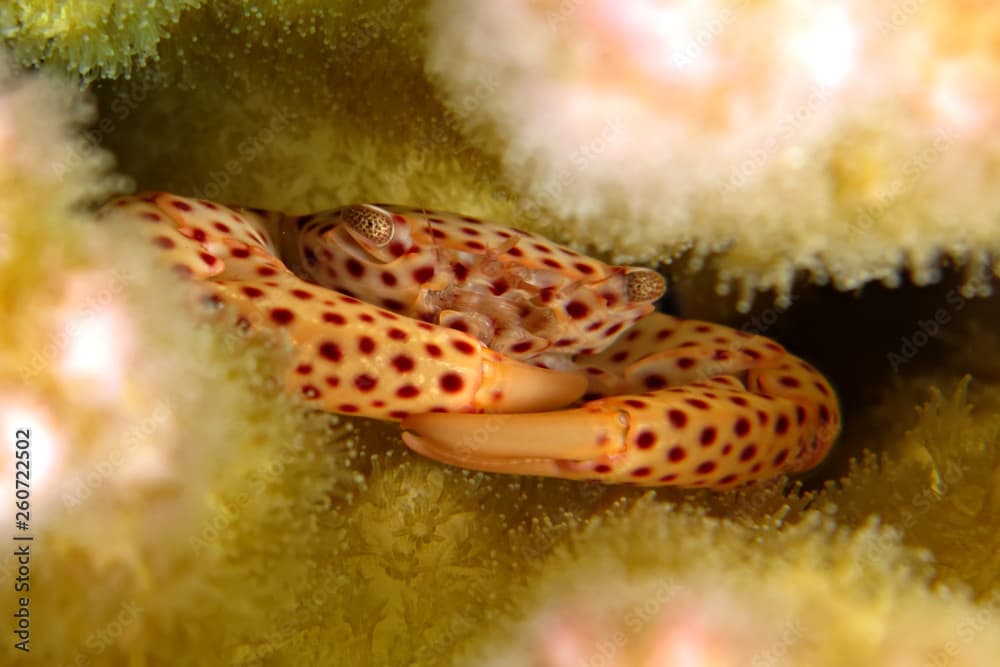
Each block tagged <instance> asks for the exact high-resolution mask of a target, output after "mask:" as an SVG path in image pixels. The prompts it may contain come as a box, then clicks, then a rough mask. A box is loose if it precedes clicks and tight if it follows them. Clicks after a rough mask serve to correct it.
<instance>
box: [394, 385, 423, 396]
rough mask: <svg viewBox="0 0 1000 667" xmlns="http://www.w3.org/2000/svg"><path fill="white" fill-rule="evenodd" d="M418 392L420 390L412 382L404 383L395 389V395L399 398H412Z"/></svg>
mask: <svg viewBox="0 0 1000 667" xmlns="http://www.w3.org/2000/svg"><path fill="white" fill-rule="evenodd" d="M418 394H420V390H419V389H418V388H417V387H415V386H413V385H412V384H404V385H403V386H402V387H400V388H399V389H397V390H396V396H398V397H400V398H413V397H414V396H417V395H418Z"/></svg>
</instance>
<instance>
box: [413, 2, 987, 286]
mask: <svg viewBox="0 0 1000 667" xmlns="http://www.w3.org/2000/svg"><path fill="white" fill-rule="evenodd" d="M430 16H431V19H430V26H431V27H430V31H429V53H430V57H429V61H428V67H429V70H430V71H431V72H432V73H433V74H434V75H435V76H436V78H437V79H438V80H440V81H441V83H442V86H443V88H444V91H445V92H446V94H447V97H446V99H447V100H448V102H449V105H450V106H451V108H452V109H453V110H454V111H455V113H456V115H457V117H458V118H459V119H460V120H461V121H462V124H463V126H464V127H465V128H466V129H467V131H468V132H469V135H470V137H471V138H472V139H474V140H475V141H476V142H478V143H479V144H481V145H483V146H484V147H486V148H487V150H490V151H493V152H495V153H496V154H497V155H498V157H499V159H500V160H501V161H502V164H503V169H504V174H505V176H506V178H507V179H508V181H509V182H510V183H512V185H513V189H514V190H515V191H517V192H518V193H520V194H519V198H518V200H517V201H516V202H514V206H513V208H514V211H515V214H516V215H517V216H518V217H526V218H528V219H534V218H538V217H539V216H546V215H554V216H556V217H558V218H560V219H562V220H565V221H568V222H567V223H565V224H572V226H573V229H574V230H575V232H574V233H575V234H577V235H579V236H578V238H579V240H580V241H581V242H582V241H584V240H586V242H588V243H591V244H593V245H594V246H596V247H610V248H612V249H613V251H614V253H615V255H616V256H617V257H619V258H628V259H629V260H635V259H637V258H641V259H644V260H649V259H651V258H653V257H656V256H657V255H660V254H662V253H664V252H670V253H677V252H679V251H682V250H690V252H691V253H692V255H693V256H694V258H695V259H701V258H702V257H703V256H705V255H707V254H709V253H712V252H716V251H718V252H721V253H722V254H721V256H720V257H719V259H718V263H717V268H718V270H719V274H720V278H719V284H720V288H723V289H725V288H727V287H728V284H729V283H730V281H731V280H733V279H737V280H738V281H739V282H740V283H741V284H742V296H743V302H744V303H745V304H746V303H748V302H749V298H750V296H751V295H752V293H753V291H754V290H756V289H759V288H762V289H766V288H771V287H775V288H777V289H778V292H779V295H781V296H783V297H787V295H788V294H789V290H790V286H791V284H792V281H793V278H794V276H795V273H796V271H805V272H808V273H810V274H812V275H813V276H814V279H818V280H827V279H829V280H832V281H833V283H834V284H835V285H837V286H839V287H841V288H850V287H855V286H858V285H861V284H863V283H865V282H868V281H870V280H876V279H877V280H883V281H886V282H887V283H891V284H896V283H897V282H898V280H899V276H900V274H901V272H902V271H904V270H907V269H909V270H911V271H913V275H914V277H915V279H916V281H917V282H918V283H923V282H927V281H933V280H936V279H937V278H938V276H939V271H938V262H939V259H940V256H941V255H947V256H949V257H951V258H953V259H955V260H956V261H957V262H959V263H962V264H967V265H968V271H969V274H968V279H967V280H968V282H967V284H966V289H967V290H968V293H970V294H971V293H975V292H976V291H977V290H980V289H984V288H985V287H986V283H985V282H984V277H985V275H986V274H988V273H989V270H990V268H991V267H997V266H998V264H997V263H996V262H997V259H996V258H997V250H998V249H1000V236H998V234H1000V232H998V229H1000V228H998V227H997V225H996V224H994V219H995V218H996V215H997V213H998V211H1000V200H998V199H997V197H996V194H995V188H994V187H993V185H992V182H991V178H992V177H991V171H990V169H991V167H990V165H991V164H993V162H995V160H996V159H997V153H996V149H995V146H994V145H993V141H992V139H991V135H992V134H993V133H995V130H996V128H997V123H998V121H1000V118H998V116H997V114H996V112H995V109H994V108H993V107H994V105H993V104H992V103H991V102H990V100H991V96H993V95H994V93H996V92H997V90H998V86H1000V67H998V66H997V64H996V57H997V52H996V46H995V44H996V36H997V35H998V30H1000V11H998V10H997V9H996V7H995V6H994V5H990V4H988V3H983V2H973V3H960V4H955V3H950V2H946V1H944V0H941V1H935V2H914V3H892V2H884V3H881V2H876V3H872V2H863V1H854V0H824V1H823V2H820V3H795V2H781V1H777V0H776V1H774V2H754V3H746V2H730V1H728V0H718V1H714V2H694V1H687V0H637V1H636V2H630V3H626V4H625V5H622V4H621V3H617V2H614V1H613V0H581V1H579V2H567V1H565V0H564V1H561V2H560V1H557V0H551V1H544V2H528V1H524V2H521V1H518V2H512V3H502V4H496V3H466V2H462V1H461V0H436V1H434V2H432V3H431V14H430ZM973 26H975V28H974V29H973ZM965 35H968V38H966V37H965Z"/></svg>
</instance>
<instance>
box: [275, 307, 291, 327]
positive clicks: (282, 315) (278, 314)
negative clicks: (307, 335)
mask: <svg viewBox="0 0 1000 667" xmlns="http://www.w3.org/2000/svg"><path fill="white" fill-rule="evenodd" d="M271 319H272V320H274V321H275V322H277V323H278V324H288V323H289V322H291V321H292V320H294V319H295V314H294V313H293V312H292V311H290V310H288V309H287V308H275V309H274V310H272V311H271Z"/></svg>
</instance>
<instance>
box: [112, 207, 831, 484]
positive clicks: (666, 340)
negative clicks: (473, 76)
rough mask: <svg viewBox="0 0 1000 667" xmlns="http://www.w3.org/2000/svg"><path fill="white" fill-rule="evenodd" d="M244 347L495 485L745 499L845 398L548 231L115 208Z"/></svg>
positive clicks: (406, 219)
mask: <svg viewBox="0 0 1000 667" xmlns="http://www.w3.org/2000/svg"><path fill="white" fill-rule="evenodd" d="M109 216H115V217H125V218H127V219H128V220H130V221H134V223H135V226H136V227H137V228H138V230H140V232H141V234H143V235H144V236H146V237H148V239H149V241H150V242H151V243H153V244H154V245H155V246H156V247H157V248H159V249H160V251H161V252H162V255H163V258H164V259H165V260H166V261H167V262H168V263H169V264H171V265H172V266H174V267H175V268H176V270H177V271H179V272H180V273H182V274H183V275H185V276H188V277H190V278H191V279H193V280H194V281H195V282H196V283H197V284H198V285H199V286H200V287H201V289H204V290H207V293H205V294H204V297H205V298H207V299H208V300H210V301H211V302H212V303H214V304H217V305H222V304H228V305H229V306H230V307H231V308H233V309H235V311H236V312H237V313H238V320H237V323H238V325H239V326H241V327H244V328H250V327H257V328H271V329H275V330H280V331H283V332H285V333H286V334H287V335H288V336H289V337H290V339H291V341H292V343H293V348H294V357H295V358H294V362H293V364H292V367H291V369H290V371H289V373H288V376H287V378H286V380H285V381H286V383H287V386H288V388H289V389H290V390H291V391H294V392H296V393H298V394H299V395H300V396H301V397H302V399H303V400H304V401H305V402H306V403H307V404H308V405H309V406H312V407H315V408H317V409H320V410H326V411H331V412H337V413H343V414H351V415H359V416H365V417H372V418H376V419H387V420H396V421H401V422H402V429H403V434H402V439H403V441H404V442H405V443H406V444H407V445H408V446H409V447H410V448H411V449H413V450H414V451H416V452H419V453H420V454H423V455H425V456H428V457H430V458H432V459H436V460H438V461H442V462H444V463H448V464H452V465H456V466H462V467H465V468H471V469H476V470H483V471H492V472H506V473H517V474H528V475H545V476H552V477H562V478H567V479H593V480H599V481H601V482H605V483H628V484H635V485H641V486H658V485H680V486H693V487H704V488H714V489H729V488H733V487H735V486H738V485H743V484H746V483H750V482H755V481H759V480H765V479H769V478H772V477H774V476H776V475H779V474H781V473H786V472H796V471H801V470H805V469H808V468H810V467H812V466H814V465H816V464H817V463H818V462H819V461H821V460H822V459H823V457H824V456H825V455H826V453H827V452H828V451H829V449H830V447H831V445H832V444H833V442H834V440H835V439H836V437H837V434H838V432H839V430H840V414H839V408H838V403H837V398H836V395H835V394H834V392H833V390H832V388H831V386H830V384H829V383H828V382H827V381H826V379H825V378H824V377H823V376H822V375H821V374H819V373H818V372H817V371H816V369H814V368H813V367H812V366H811V365H810V364H808V363H807V362H805V361H803V360H802V359H799V358H797V357H795V356H794V355H792V354H789V353H788V352H787V351H786V350H785V349H784V348H783V347H782V346H780V345H779V344H777V343H776V342H774V341H772V340H769V339H767V338H763V337H761V336H756V335H751V334H748V333H745V332H742V331H737V330H734V329H731V328H729V327H725V326H720V325H717V324H711V323H708V322H701V321H694V320H683V319H678V318H675V317H671V316H669V315H665V314H663V313H659V312H654V306H653V302H654V301H656V300H657V299H658V298H659V297H660V296H661V295H662V294H663V293H664V290H665V288H666V283H665V281H664V279H663V278H662V277H661V276H660V274H658V273H657V272H655V271H652V270H650V269H646V268H638V267H628V266H613V265H609V264H605V263H603V262H601V261H598V260H596V259H593V258H590V257H586V256H583V255H580V254H579V253H577V252H575V251H573V250H572V249H570V248H566V247H563V246H560V245H557V244H555V243H553V242H552V241H549V240H547V239H545V238H543V237H541V236H538V235H536V234H533V233H531V232H527V231H523V230H519V229H514V228H510V227H504V226H500V225H497V224H493V223H489V222H486V221H483V220H479V219H476V218H473V217H469V216H463V215H458V214H454V213H445V212H439V211H428V210H425V209H415V208H406V207H402V206H394V205H385V204H359V205H352V206H347V207H344V208H339V209H335V210H329V211H323V212H320V213H313V214H310V215H300V216H296V215H286V214H282V213H277V212H269V211H262V210H256V209H248V208H237V207H229V206H224V205H221V204H217V203H213V202H210V201H206V200H202V199H192V198H186V197H181V196H177V195H173V194H167V193H145V194H140V195H134V196H128V197H122V198H119V199H116V200H113V201H111V202H109V203H108V204H107V205H106V206H105V207H104V208H103V209H102V210H101V211H100V212H99V217H109Z"/></svg>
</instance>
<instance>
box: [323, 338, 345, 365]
mask: <svg viewBox="0 0 1000 667" xmlns="http://www.w3.org/2000/svg"><path fill="white" fill-rule="evenodd" d="M319 353H320V354H321V355H322V356H323V358H325V359H329V360H330V361H340V360H341V359H343V358H344V353H343V352H342V351H341V349H340V346H339V345H337V344H336V343H332V342H330V341H327V342H325V343H323V344H321V345H320V346H319Z"/></svg>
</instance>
